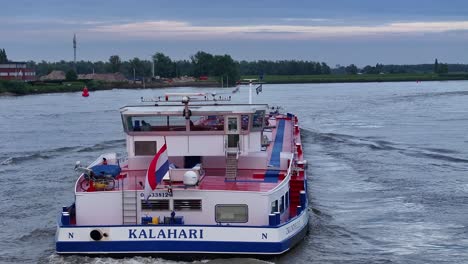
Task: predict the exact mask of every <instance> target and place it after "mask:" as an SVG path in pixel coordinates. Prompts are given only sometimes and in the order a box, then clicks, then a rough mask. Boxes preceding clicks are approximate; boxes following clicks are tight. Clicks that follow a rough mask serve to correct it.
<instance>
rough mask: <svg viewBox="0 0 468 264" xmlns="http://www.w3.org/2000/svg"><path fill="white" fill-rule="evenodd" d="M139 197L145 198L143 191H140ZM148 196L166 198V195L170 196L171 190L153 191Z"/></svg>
mask: <svg viewBox="0 0 468 264" xmlns="http://www.w3.org/2000/svg"><path fill="white" fill-rule="evenodd" d="M140 197H141V198H145V194H144V193H140ZM149 197H150V198H151V197H157V198H166V197H172V192H153V193H151V194H150V195H149Z"/></svg>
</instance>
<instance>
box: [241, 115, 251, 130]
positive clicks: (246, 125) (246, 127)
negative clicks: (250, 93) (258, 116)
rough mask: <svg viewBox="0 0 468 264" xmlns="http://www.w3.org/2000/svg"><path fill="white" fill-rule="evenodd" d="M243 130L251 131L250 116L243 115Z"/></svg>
mask: <svg viewBox="0 0 468 264" xmlns="http://www.w3.org/2000/svg"><path fill="white" fill-rule="evenodd" d="M241 129H242V131H248V130H249V115H242V116H241Z"/></svg>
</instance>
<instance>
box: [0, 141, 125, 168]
mask: <svg viewBox="0 0 468 264" xmlns="http://www.w3.org/2000/svg"><path fill="white" fill-rule="evenodd" d="M124 145H125V140H122V139H118V140H108V141H103V142H100V143H97V144H95V145H93V146H88V147H82V146H73V147H61V148H56V149H49V150H43V151H34V152H29V153H27V152H19V153H12V155H9V154H7V155H6V156H3V157H0V165H13V164H21V163H23V162H27V161H31V160H44V159H51V158H55V157H58V156H60V155H63V154H64V153H69V152H91V151H100V150H101V151H102V150H106V149H111V148H115V147H122V148H123V147H124Z"/></svg>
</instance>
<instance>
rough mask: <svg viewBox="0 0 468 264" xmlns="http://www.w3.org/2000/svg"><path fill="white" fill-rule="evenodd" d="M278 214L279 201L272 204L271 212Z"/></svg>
mask: <svg viewBox="0 0 468 264" xmlns="http://www.w3.org/2000/svg"><path fill="white" fill-rule="evenodd" d="M276 212H278V200H275V201H273V202H271V212H270V213H272V214H274V213H276Z"/></svg>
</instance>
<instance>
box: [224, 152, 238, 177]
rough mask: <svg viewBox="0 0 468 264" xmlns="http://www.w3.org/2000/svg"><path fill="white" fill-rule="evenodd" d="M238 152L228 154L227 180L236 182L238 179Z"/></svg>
mask: <svg viewBox="0 0 468 264" xmlns="http://www.w3.org/2000/svg"><path fill="white" fill-rule="evenodd" d="M237 161H238V160H237V151H236V152H231V151H228V152H226V179H227V180H235V179H236V178H237Z"/></svg>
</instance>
